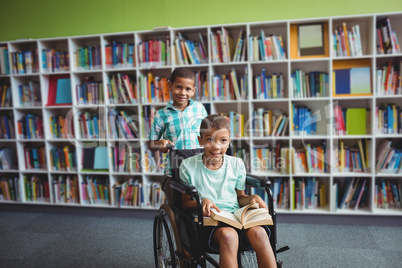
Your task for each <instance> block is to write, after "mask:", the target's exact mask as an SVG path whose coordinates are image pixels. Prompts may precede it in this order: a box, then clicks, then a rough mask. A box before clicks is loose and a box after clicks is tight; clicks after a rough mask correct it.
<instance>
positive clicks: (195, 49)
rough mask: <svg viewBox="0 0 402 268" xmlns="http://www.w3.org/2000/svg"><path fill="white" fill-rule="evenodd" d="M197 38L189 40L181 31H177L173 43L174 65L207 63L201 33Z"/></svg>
mask: <svg viewBox="0 0 402 268" xmlns="http://www.w3.org/2000/svg"><path fill="white" fill-rule="evenodd" d="M199 39H200V40H199V41H196V40H189V39H188V38H186V37H185V36H184V35H183V34H182V33H180V32H178V33H177V36H176V37H175V39H174V44H173V53H174V57H173V58H174V59H175V64H176V65H193V64H203V63H208V55H207V50H206V47H205V45H204V39H203V37H202V35H201V33H199Z"/></svg>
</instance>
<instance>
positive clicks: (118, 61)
mask: <svg viewBox="0 0 402 268" xmlns="http://www.w3.org/2000/svg"><path fill="white" fill-rule="evenodd" d="M105 61H106V68H108V69H113V68H131V67H134V65H135V55H134V44H129V43H121V42H118V41H113V42H112V44H109V45H106V46H105Z"/></svg>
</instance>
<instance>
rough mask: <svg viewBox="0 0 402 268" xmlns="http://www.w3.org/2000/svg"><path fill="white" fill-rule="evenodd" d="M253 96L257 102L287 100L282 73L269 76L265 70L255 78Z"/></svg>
mask: <svg viewBox="0 0 402 268" xmlns="http://www.w3.org/2000/svg"><path fill="white" fill-rule="evenodd" d="M253 95H254V99H256V100H266V99H280V98H285V84H284V78H283V75H282V73H280V74H276V73H273V74H272V75H268V74H266V72H265V68H264V67H263V68H262V69H261V74H260V75H257V76H254V78H253Z"/></svg>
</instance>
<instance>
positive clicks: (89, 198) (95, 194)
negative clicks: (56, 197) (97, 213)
mask: <svg viewBox="0 0 402 268" xmlns="http://www.w3.org/2000/svg"><path fill="white" fill-rule="evenodd" d="M81 193H82V201H83V203H84V204H90V205H109V204H110V190H109V178H107V177H104V176H84V179H83V182H81Z"/></svg>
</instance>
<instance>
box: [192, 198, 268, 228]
mask: <svg viewBox="0 0 402 268" xmlns="http://www.w3.org/2000/svg"><path fill="white" fill-rule="evenodd" d="M195 221H198V218H195ZM221 222H223V223H226V224H228V225H230V226H233V227H235V228H237V229H243V228H244V229H249V228H251V227H254V226H259V225H273V221H272V217H271V215H270V214H269V213H268V210H267V209H266V208H260V207H259V205H258V203H255V204H249V205H247V206H244V207H242V208H239V209H238V210H236V211H235V212H234V213H230V212H226V211H221V212H218V211H216V210H214V209H212V210H211V217H204V226H218V225H219V224H220V223H221Z"/></svg>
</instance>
